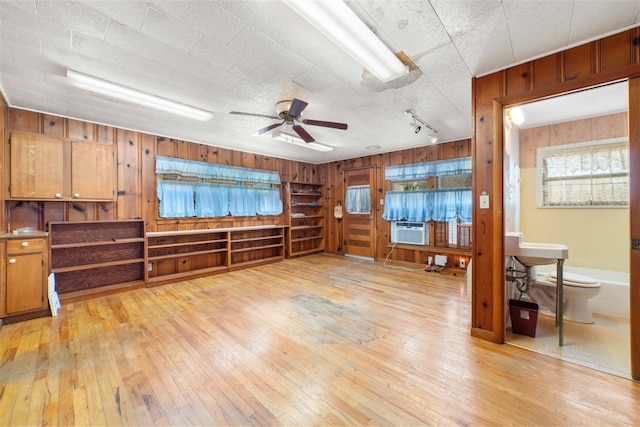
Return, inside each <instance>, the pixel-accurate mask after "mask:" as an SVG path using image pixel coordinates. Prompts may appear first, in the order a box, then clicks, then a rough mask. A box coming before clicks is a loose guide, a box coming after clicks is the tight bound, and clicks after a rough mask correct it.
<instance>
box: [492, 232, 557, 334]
mask: <svg viewBox="0 0 640 427" xmlns="http://www.w3.org/2000/svg"><path fill="white" fill-rule="evenodd" d="M504 254H505V255H506V256H512V257H514V258H515V259H516V260H517V261H518V262H519V263H520V264H522V265H523V266H524V267H525V268H526V269H527V277H529V272H530V271H529V270H530V269H531V267H534V266H536V265H546V264H556V265H557V276H558V278H557V284H556V326H558V341H559V345H563V330H562V329H563V328H562V322H563V319H562V317H563V302H564V297H563V295H562V293H563V292H562V291H563V287H564V283H563V281H562V266H563V265H564V260H565V259H568V258H569V248H567V247H566V246H565V245H561V244H557V243H527V242H524V241H523V237H522V233H514V232H508V233H506V234H505V236H504Z"/></svg>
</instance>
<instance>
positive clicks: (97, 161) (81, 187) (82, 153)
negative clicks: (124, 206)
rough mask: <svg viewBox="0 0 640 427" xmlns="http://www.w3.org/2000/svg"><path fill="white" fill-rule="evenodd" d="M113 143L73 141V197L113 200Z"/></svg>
mask: <svg viewBox="0 0 640 427" xmlns="http://www.w3.org/2000/svg"><path fill="white" fill-rule="evenodd" d="M114 176H115V159H114V151H113V145H106V144H93V143H88V142H72V143H71V197H72V198H73V199H100V200H113V199H114V197H115V187H114V182H115V179H114Z"/></svg>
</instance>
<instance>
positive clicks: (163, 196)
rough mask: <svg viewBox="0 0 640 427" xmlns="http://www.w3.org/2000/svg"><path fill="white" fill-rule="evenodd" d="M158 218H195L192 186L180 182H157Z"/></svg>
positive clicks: (191, 184)
mask: <svg viewBox="0 0 640 427" xmlns="http://www.w3.org/2000/svg"><path fill="white" fill-rule="evenodd" d="M157 187H158V190H157V191H158V199H160V218H184V217H191V216H195V215H196V213H195V203H194V185H193V183H187V182H180V181H162V180H158V186H157Z"/></svg>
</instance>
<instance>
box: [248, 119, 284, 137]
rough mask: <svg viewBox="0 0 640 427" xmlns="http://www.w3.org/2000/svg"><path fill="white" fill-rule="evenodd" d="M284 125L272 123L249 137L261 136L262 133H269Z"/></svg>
mask: <svg viewBox="0 0 640 427" xmlns="http://www.w3.org/2000/svg"><path fill="white" fill-rule="evenodd" d="M283 124H284V122H281V123H274V124H272V125H269V126H267V127H266V128H262V129H260V130H257V131H255V132H254V133H253V134H252V135H251V136H258V135H262V134H263V133H266V132H269V131H270V130H271V129H275V128H277V127H278V126H282V125H283Z"/></svg>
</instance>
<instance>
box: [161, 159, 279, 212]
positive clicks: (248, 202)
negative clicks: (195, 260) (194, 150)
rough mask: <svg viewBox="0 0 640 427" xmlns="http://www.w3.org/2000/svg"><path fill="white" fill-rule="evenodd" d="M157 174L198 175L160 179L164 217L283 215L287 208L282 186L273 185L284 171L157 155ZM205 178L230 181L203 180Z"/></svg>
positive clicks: (277, 182) (277, 183)
mask: <svg viewBox="0 0 640 427" xmlns="http://www.w3.org/2000/svg"><path fill="white" fill-rule="evenodd" d="M156 174H172V175H173V174H175V175H180V176H190V177H195V178H197V179H198V182H189V183H186V182H183V181H174V180H167V179H165V180H162V179H160V180H158V181H157V183H158V199H159V200H160V217H162V218H183V217H192V216H197V217H201V218H215V217H224V216H227V215H233V216H254V215H280V214H281V213H282V211H283V204H282V199H281V197H280V188H279V187H272V185H279V184H280V175H279V174H278V172H275V171H264V170H258V169H249V168H240V167H234V166H226V165H215V164H210V163H204V162H195V161H191V160H184V159H175V158H172V157H162V156H157V157H156ZM205 179H207V180H212V179H215V180H220V181H228V182H229V183H228V184H226V183H209V182H203V181H202V180H205ZM233 182H235V183H236V184H235V185H233V184H232V183H233Z"/></svg>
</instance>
